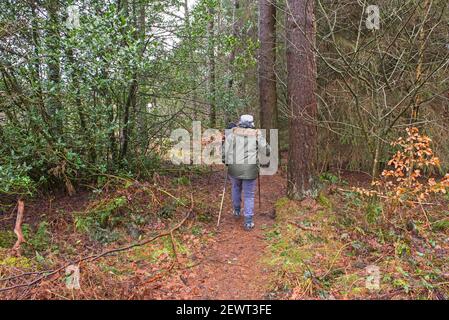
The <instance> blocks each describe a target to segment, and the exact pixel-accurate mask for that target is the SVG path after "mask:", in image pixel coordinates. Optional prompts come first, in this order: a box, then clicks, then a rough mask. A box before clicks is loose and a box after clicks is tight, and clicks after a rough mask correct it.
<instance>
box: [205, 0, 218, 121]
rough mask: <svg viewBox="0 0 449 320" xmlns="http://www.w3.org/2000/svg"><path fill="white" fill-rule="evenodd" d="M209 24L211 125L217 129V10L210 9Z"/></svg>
mask: <svg viewBox="0 0 449 320" xmlns="http://www.w3.org/2000/svg"><path fill="white" fill-rule="evenodd" d="M209 15H210V17H209V19H210V20H209V24H208V26H207V36H208V48H207V51H208V53H207V55H208V72H209V84H208V86H209V90H208V91H209V101H210V102H209V125H210V127H211V128H215V126H216V124H217V107H216V105H215V104H216V101H215V31H214V29H215V26H214V20H215V8H214V7H212V6H211V7H209Z"/></svg>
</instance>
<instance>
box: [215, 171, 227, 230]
mask: <svg viewBox="0 0 449 320" xmlns="http://www.w3.org/2000/svg"><path fill="white" fill-rule="evenodd" d="M227 182H228V169H227V168H226V176H225V181H224V185H223V194H222V195H221V203H220V212H219V213H218V221H217V228H218V226H219V225H220V218H221V212H222V211H223V202H224V197H225V192H226V183H227Z"/></svg>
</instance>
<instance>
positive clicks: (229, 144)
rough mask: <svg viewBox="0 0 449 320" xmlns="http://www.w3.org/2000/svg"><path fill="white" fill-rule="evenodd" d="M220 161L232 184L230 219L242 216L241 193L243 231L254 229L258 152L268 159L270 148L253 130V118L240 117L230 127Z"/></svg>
mask: <svg viewBox="0 0 449 320" xmlns="http://www.w3.org/2000/svg"><path fill="white" fill-rule="evenodd" d="M223 148H224V150H223V152H222V158H223V162H224V163H225V164H226V165H227V166H228V174H229V178H230V180H231V184H232V204H233V207H234V211H233V215H234V216H235V217H236V218H238V217H240V216H241V212H242V210H241V202H242V191H243V209H244V211H243V215H244V225H243V226H244V228H245V230H251V229H253V228H254V219H253V216H254V196H255V189H256V179H257V177H258V176H259V152H260V151H264V152H266V155H267V156H269V152H270V147H269V145H268V144H267V142H266V140H265V138H264V137H263V135H262V134H261V132H260V131H259V130H256V129H255V127H254V118H253V116H252V115H242V116H241V117H240V121H239V122H238V124H237V125H234V124H230V125H229V126H228V128H227V130H226V133H225V137H224V142H223Z"/></svg>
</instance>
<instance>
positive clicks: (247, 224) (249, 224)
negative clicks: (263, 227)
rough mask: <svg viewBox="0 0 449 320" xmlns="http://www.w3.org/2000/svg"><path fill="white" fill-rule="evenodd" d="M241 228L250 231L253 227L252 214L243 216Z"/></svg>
mask: <svg viewBox="0 0 449 320" xmlns="http://www.w3.org/2000/svg"><path fill="white" fill-rule="evenodd" d="M243 228H244V229H245V230H246V231H250V230H251V229H253V228H254V222H253V216H247V217H245V224H244V225H243Z"/></svg>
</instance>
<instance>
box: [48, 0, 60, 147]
mask: <svg viewBox="0 0 449 320" xmlns="http://www.w3.org/2000/svg"><path fill="white" fill-rule="evenodd" d="M46 9H47V11H48V16H49V25H48V31H47V32H48V33H47V35H48V36H47V39H48V50H49V55H48V62H47V65H48V80H49V84H50V87H51V89H50V90H49V91H50V94H49V98H48V109H49V110H48V113H49V115H50V117H51V133H52V135H53V137H54V138H57V137H58V136H59V135H60V134H61V133H62V124H63V119H62V114H61V112H62V104H61V100H60V94H59V92H60V84H61V70H60V68H61V66H60V62H59V59H60V49H61V48H60V42H59V39H60V35H59V18H58V11H59V2H58V1H57V0H48V1H47V6H46Z"/></svg>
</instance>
